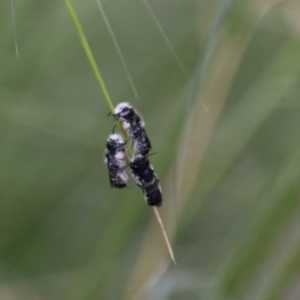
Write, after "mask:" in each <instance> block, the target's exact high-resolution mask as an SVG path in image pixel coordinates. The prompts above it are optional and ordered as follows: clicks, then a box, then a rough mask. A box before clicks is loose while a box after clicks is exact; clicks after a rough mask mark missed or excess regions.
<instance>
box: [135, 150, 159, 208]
mask: <svg viewBox="0 0 300 300" xmlns="http://www.w3.org/2000/svg"><path fill="white" fill-rule="evenodd" d="M130 169H131V172H132V176H133V178H134V181H135V183H136V184H137V186H138V187H139V188H140V189H141V190H142V192H143V194H144V197H145V200H146V201H147V203H148V204H149V205H150V206H160V205H161V203H162V193H161V187H160V183H159V179H158V177H157V175H156V173H155V172H154V169H153V167H152V165H151V164H150V162H149V159H148V157H147V156H143V155H140V154H139V155H136V156H135V157H134V158H132V159H131V160H130Z"/></svg>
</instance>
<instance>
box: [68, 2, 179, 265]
mask: <svg viewBox="0 0 300 300" xmlns="http://www.w3.org/2000/svg"><path fill="white" fill-rule="evenodd" d="M65 3H66V5H67V8H68V10H69V13H70V15H71V18H72V20H73V23H74V25H75V28H76V30H77V34H78V36H79V39H80V42H81V45H82V47H83V49H84V52H85V54H86V56H87V59H88V61H89V63H90V65H91V68H92V70H93V72H94V75H95V77H96V79H97V81H98V84H99V86H100V89H101V91H102V93H103V95H104V98H105V101H106V103H107V105H108V107H109V109H110V111H111V113H114V105H113V102H112V100H111V98H110V95H109V92H108V90H107V88H106V86H105V83H104V80H103V78H102V75H101V73H100V71H99V68H98V66H97V63H96V60H95V57H94V55H93V53H92V50H91V48H90V46H89V43H88V41H87V39H86V36H85V34H84V31H83V29H82V27H81V24H80V22H79V19H78V16H77V14H76V12H75V9H74V7H73V5H72V2H71V0H65ZM118 125H119V127H120V128H121V129H122V127H121V126H120V122H118ZM121 131H122V134H123V136H124V132H123V130H121ZM128 152H129V154H130V156H132V149H128ZM153 211H154V214H155V216H156V219H157V221H158V223H159V225H160V227H161V230H162V234H163V237H164V240H165V242H166V245H167V248H168V251H169V254H170V257H171V259H172V261H173V263H174V265H176V260H175V257H174V253H173V250H172V247H171V243H170V241H169V238H168V235H167V232H166V230H165V227H164V224H163V222H162V219H161V217H160V214H159V211H158V209H157V207H155V206H153Z"/></svg>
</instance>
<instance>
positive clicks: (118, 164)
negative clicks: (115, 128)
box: [104, 133, 128, 188]
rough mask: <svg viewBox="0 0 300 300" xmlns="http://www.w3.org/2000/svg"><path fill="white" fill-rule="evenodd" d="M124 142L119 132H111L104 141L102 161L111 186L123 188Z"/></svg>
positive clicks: (124, 170) (124, 168)
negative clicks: (106, 169) (105, 166)
mask: <svg viewBox="0 0 300 300" xmlns="http://www.w3.org/2000/svg"><path fill="white" fill-rule="evenodd" d="M126 158H127V154H126V150H125V143H124V140H123V138H122V136H121V135H120V134H117V133H113V134H111V135H110V136H109V137H108V139H107V142H106V148H105V158H104V162H105V163H106V165H107V168H108V174H109V181H110V185H111V187H116V188H123V187H126V186H127V183H128V174H127V172H126V166H127V165H126Z"/></svg>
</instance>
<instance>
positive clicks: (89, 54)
mask: <svg viewBox="0 0 300 300" xmlns="http://www.w3.org/2000/svg"><path fill="white" fill-rule="evenodd" d="M65 2H66V5H67V8H68V10H69V13H70V15H71V17H72V20H73V23H74V25H75V27H76V30H77V33H78V36H79V39H80V42H81V45H82V47H83V49H84V52H85V54H86V56H87V59H88V61H89V63H90V65H91V68H92V70H93V72H94V75H95V77H96V79H97V81H98V84H99V86H100V89H101V91H102V93H103V95H104V98H105V101H106V103H107V105H108V107H109V109H110V111H111V112H113V111H114V105H113V103H112V100H111V98H110V96H109V93H108V90H107V88H106V86H105V83H104V80H103V78H102V75H101V73H100V71H99V68H98V66H97V63H96V60H95V57H94V55H93V53H92V50H91V48H90V46H89V43H88V41H87V39H86V36H85V34H84V31H83V29H82V26H81V25H80V22H79V19H78V17H77V14H76V12H75V9H74V7H73V5H72V2H71V1H70V0H65Z"/></svg>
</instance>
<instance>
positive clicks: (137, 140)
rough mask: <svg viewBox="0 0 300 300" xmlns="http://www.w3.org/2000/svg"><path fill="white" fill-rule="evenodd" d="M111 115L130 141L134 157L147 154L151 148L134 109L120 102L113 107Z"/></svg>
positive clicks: (142, 122)
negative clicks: (117, 121)
mask: <svg viewBox="0 0 300 300" xmlns="http://www.w3.org/2000/svg"><path fill="white" fill-rule="evenodd" d="M113 115H114V117H115V118H117V119H118V120H119V121H120V123H121V126H122V128H123V130H124V131H125V132H126V134H127V136H128V137H129V138H130V139H131V140H132V143H133V151H134V153H135V155H138V154H141V155H143V156H145V155H147V154H149V152H150V150H151V148H152V146H151V142H150V140H149V137H148V135H147V133H146V131H145V128H144V127H145V122H144V121H143V119H142V118H141V117H140V115H139V114H138V113H137V112H136V111H135V110H134V108H133V107H132V106H131V105H130V104H129V103H127V102H121V103H119V104H118V105H117V106H116V107H115V110H114V114H113Z"/></svg>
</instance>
